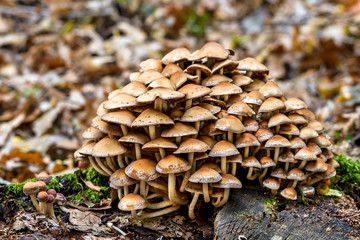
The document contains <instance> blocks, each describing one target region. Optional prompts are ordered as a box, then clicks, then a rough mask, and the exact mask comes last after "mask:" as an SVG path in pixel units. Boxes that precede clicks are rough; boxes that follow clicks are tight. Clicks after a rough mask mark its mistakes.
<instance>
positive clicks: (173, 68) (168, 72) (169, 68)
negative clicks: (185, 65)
mask: <svg viewBox="0 0 360 240" xmlns="http://www.w3.org/2000/svg"><path fill="white" fill-rule="evenodd" d="M182 71H183V70H182V69H181V68H180V67H179V66H178V65H176V64H174V63H170V64H168V65H166V67H165V68H164V69H163V70H162V72H161V74H162V75H164V76H165V77H167V78H168V77H171V76H172V75H173V74H174V73H177V72H182Z"/></svg>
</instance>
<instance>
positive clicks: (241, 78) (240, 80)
mask: <svg viewBox="0 0 360 240" xmlns="http://www.w3.org/2000/svg"><path fill="white" fill-rule="evenodd" d="M232 79H233V82H232V83H233V84H235V85H236V86H239V87H241V86H246V85H249V84H250V83H252V82H253V80H252V79H251V78H249V77H248V76H245V75H241V74H238V75H234V76H233V77H232Z"/></svg>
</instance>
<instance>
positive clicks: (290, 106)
mask: <svg viewBox="0 0 360 240" xmlns="http://www.w3.org/2000/svg"><path fill="white" fill-rule="evenodd" d="M285 106H286V111H294V110H300V109H304V108H307V105H306V103H304V102H303V101H301V100H300V99H298V98H289V99H288V100H286V101H285Z"/></svg>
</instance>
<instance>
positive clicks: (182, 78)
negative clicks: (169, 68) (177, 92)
mask: <svg viewBox="0 0 360 240" xmlns="http://www.w3.org/2000/svg"><path fill="white" fill-rule="evenodd" d="M198 79H199V76H192V75H190V74H188V73H185V72H176V73H174V74H172V75H171V77H170V81H171V82H172V84H173V85H174V86H175V88H176V89H178V88H179V87H181V86H182V85H183V84H184V83H185V82H186V81H188V80H190V81H195V82H196V81H197V80H198Z"/></svg>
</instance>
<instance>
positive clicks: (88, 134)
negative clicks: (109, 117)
mask: <svg viewBox="0 0 360 240" xmlns="http://www.w3.org/2000/svg"><path fill="white" fill-rule="evenodd" d="M105 135H106V134H105V133H103V132H102V131H100V130H99V129H97V128H94V127H88V128H87V129H85V130H84V132H83V133H82V135H81V136H82V138H83V139H86V140H97V139H101V138H103V137H105Z"/></svg>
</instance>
